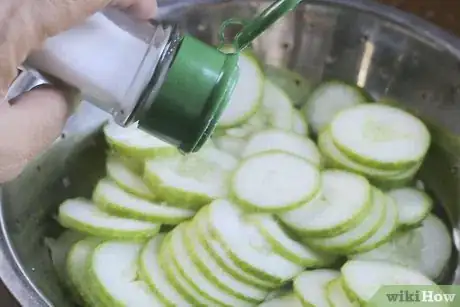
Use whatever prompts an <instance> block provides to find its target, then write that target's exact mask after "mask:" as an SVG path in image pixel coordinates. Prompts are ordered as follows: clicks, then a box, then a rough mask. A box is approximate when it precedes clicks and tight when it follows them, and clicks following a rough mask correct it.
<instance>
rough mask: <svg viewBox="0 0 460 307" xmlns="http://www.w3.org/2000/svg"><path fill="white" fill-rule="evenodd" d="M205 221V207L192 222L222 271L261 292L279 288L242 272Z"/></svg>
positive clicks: (206, 216) (206, 209)
mask: <svg viewBox="0 0 460 307" xmlns="http://www.w3.org/2000/svg"><path fill="white" fill-rule="evenodd" d="M207 219H208V208H207V207H205V208H203V209H201V210H200V211H199V212H198V213H197V214H196V215H195V218H194V221H193V222H194V223H195V226H196V231H197V232H198V236H199V239H200V241H201V243H202V244H203V246H204V247H205V248H206V249H207V251H208V253H209V254H210V255H212V256H213V257H214V259H215V260H216V261H217V262H218V263H219V266H220V267H221V268H222V269H224V270H225V271H227V272H228V273H229V274H231V275H232V276H234V277H235V278H236V279H238V280H240V281H242V282H244V283H247V284H249V285H252V286H255V287H257V288H259V289H261V290H269V289H274V288H277V287H278V286H279V283H276V282H270V281H267V280H265V279H264V278H259V277H257V276H256V275H254V274H251V273H248V272H246V271H245V270H243V269H242V268H241V267H240V266H239V265H238V263H237V262H235V261H234V260H233V259H232V257H231V256H230V255H229V253H228V252H227V251H226V250H225V249H224V246H223V244H222V242H220V240H218V239H217V238H215V237H214V236H212V235H211V233H210V230H209V223H208V221H207Z"/></svg>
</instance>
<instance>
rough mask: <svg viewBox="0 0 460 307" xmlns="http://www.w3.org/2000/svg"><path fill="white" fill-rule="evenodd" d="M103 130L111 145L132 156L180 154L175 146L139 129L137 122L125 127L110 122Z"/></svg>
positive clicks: (118, 150)
mask: <svg viewBox="0 0 460 307" xmlns="http://www.w3.org/2000/svg"><path fill="white" fill-rule="evenodd" d="M103 131H104V135H105V138H106V140H107V142H108V143H109V144H110V146H112V147H113V148H114V149H115V150H116V151H117V152H120V153H123V154H126V155H127V156H130V157H136V158H146V157H152V156H165V155H166V156H169V155H175V154H178V151H177V149H176V148H175V147H174V146H172V145H170V144H168V143H166V142H164V141H162V140H160V139H158V138H156V137H154V136H152V135H150V134H148V133H146V132H144V131H143V130H141V129H138V128H137V124H133V125H130V126H129V127H126V128H124V127H121V126H119V125H118V124H116V123H115V122H110V123H108V124H107V125H105V126H104V128H103Z"/></svg>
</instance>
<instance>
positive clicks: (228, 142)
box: [213, 135, 246, 158]
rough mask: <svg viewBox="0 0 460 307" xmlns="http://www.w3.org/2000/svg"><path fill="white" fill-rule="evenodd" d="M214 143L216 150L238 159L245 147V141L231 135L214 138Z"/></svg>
mask: <svg viewBox="0 0 460 307" xmlns="http://www.w3.org/2000/svg"><path fill="white" fill-rule="evenodd" d="M213 140H214V143H215V144H216V146H217V148H219V149H220V150H222V151H225V152H228V153H229V154H231V155H232V156H234V157H236V158H239V157H240V156H241V153H242V152H243V150H244V148H245V147H246V140H245V139H243V138H240V137H235V136H231V135H222V136H218V137H215V138H214V139H213Z"/></svg>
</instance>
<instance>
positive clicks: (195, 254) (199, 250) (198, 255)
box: [183, 222, 268, 303]
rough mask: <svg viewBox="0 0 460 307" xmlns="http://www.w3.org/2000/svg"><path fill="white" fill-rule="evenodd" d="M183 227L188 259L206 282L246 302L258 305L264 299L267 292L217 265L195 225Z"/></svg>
mask: <svg viewBox="0 0 460 307" xmlns="http://www.w3.org/2000/svg"><path fill="white" fill-rule="evenodd" d="M184 227H185V229H184V234H183V235H184V241H185V246H186V248H187V251H188V253H189V254H190V258H191V259H192V261H193V262H194V263H195V264H196V266H197V267H198V269H199V270H200V271H201V272H202V273H203V274H204V275H205V276H206V278H207V279H208V280H210V281H211V282H212V283H214V284H215V285H216V286H217V287H219V288H220V289H222V290H223V291H225V292H226V293H229V294H230V295H232V296H234V297H237V298H239V299H242V300H245V301H248V302H253V303H259V302H261V301H262V300H263V299H264V298H265V297H266V295H267V294H268V291H266V290H265V291H264V290H261V289H259V288H256V287H254V286H251V285H250V284H247V283H244V282H241V281H239V280H238V279H236V278H235V277H233V276H232V275H231V274H229V273H228V272H227V271H225V270H224V269H223V268H222V267H221V266H220V265H219V263H218V262H217V261H216V260H215V258H214V256H212V255H211V254H210V253H209V251H208V250H207V249H206V248H205V247H204V246H203V244H202V242H201V241H200V239H199V235H198V231H197V229H196V228H197V225H196V224H195V223H193V222H192V223H190V224H188V225H184Z"/></svg>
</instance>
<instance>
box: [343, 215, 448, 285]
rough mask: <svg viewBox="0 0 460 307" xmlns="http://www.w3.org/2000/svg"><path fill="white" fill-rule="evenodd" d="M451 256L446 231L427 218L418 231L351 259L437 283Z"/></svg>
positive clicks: (395, 236) (410, 231)
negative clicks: (388, 265)
mask: <svg viewBox="0 0 460 307" xmlns="http://www.w3.org/2000/svg"><path fill="white" fill-rule="evenodd" d="M451 254H452V241H451V236H450V234H449V232H448V230H447V227H446V226H445V224H444V223H443V222H442V221H441V220H440V219H439V218H438V217H436V216H435V215H432V214H430V215H428V216H427V217H426V218H425V219H424V220H423V222H422V226H421V227H419V228H413V229H410V230H407V231H403V232H399V233H397V234H395V235H393V236H392V238H391V240H390V241H388V242H386V243H385V244H383V245H381V246H379V247H377V248H375V249H373V250H371V251H368V252H365V253H361V254H357V255H354V256H352V257H351V259H355V260H380V261H388V262H392V263H396V264H399V265H403V266H406V267H409V268H411V269H414V270H418V271H420V272H421V273H423V274H424V275H425V276H427V277H429V278H431V279H437V278H438V277H439V276H440V275H441V274H442V272H443V269H444V268H445V267H446V265H447V263H448V261H449V259H450V257H451Z"/></svg>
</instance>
